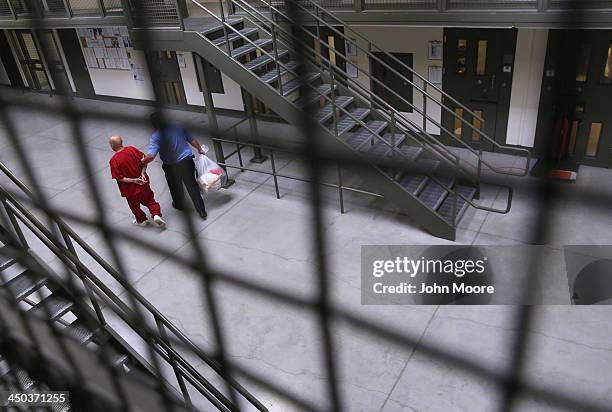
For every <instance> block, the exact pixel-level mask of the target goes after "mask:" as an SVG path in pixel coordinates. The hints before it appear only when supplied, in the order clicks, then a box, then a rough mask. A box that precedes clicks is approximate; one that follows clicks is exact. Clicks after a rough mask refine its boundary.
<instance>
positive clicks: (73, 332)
mask: <svg viewBox="0 0 612 412" xmlns="http://www.w3.org/2000/svg"><path fill="white" fill-rule="evenodd" d="M66 332H68V334H69V335H70V336H72V337H73V338H75V339H76V340H77V341H78V342H79V343H80V344H81V345H83V346H85V345H87V344H88V343H89V342H91V341H92V339H93V338H94V336H95V332H92V331H91V330H90V329H89V328H88V327H87V326H85V325H84V324H83V322H81V321H80V320H78V319H77V320H75V321H74V322H72V323H71V324H70V326H68V327H66Z"/></svg>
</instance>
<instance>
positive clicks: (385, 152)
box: [361, 140, 406, 164]
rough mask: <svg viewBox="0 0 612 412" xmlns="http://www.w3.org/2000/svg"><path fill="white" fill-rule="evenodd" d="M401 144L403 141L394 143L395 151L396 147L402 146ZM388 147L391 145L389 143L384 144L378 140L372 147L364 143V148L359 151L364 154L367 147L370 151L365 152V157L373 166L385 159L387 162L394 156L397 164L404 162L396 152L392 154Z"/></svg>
mask: <svg viewBox="0 0 612 412" xmlns="http://www.w3.org/2000/svg"><path fill="white" fill-rule="evenodd" d="M402 142H403V140H399V141H397V140H396V141H395V147H396V149H397V146H398V145H400V144H402ZM390 145H391V142H388V144H385V143H384V142H382V141H380V140H378V141H377V142H376V143H375V144H374V145H373V146H370V145H368V144H367V143H366V146H365V147H363V148H362V149H361V151H364V152H365V151H366V150H365V149H367V148H368V147H369V149H370V150H368V151H367V156H368V158H369V159H370V160H371V161H372V162H374V163H375V164H378V163H379V162H381V161H382V160H383V159H385V158H386V160H387V161H388V160H391V159H393V158H394V157H393V156H395V159H396V161H397V162H405V161H406V159H404V158H401V157H400V155H399V154H398V153H397V152H394V151H393V149H392V148H391V146H390Z"/></svg>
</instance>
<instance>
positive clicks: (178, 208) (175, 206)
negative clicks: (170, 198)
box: [172, 202, 183, 211]
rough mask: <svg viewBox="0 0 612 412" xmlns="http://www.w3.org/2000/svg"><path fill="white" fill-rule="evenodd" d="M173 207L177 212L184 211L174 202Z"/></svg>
mask: <svg viewBox="0 0 612 412" xmlns="http://www.w3.org/2000/svg"><path fill="white" fill-rule="evenodd" d="M172 207H173V208H175V209H176V210H181V211H182V210H183V208H182V207H179V206H177V205H176V203H174V202H172Z"/></svg>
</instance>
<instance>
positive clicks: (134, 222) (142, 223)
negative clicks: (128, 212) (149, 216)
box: [132, 219, 149, 227]
mask: <svg viewBox="0 0 612 412" xmlns="http://www.w3.org/2000/svg"><path fill="white" fill-rule="evenodd" d="M132 224H133V225H134V226H140V227H145V226H147V225H148V224H149V221H148V220H145V221H144V222H140V223H138V220H136V219H134V220H132Z"/></svg>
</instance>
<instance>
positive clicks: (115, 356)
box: [97, 345, 130, 368]
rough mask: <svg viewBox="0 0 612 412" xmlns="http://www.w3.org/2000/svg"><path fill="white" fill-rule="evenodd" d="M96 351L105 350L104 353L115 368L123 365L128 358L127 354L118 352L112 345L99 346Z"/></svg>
mask: <svg viewBox="0 0 612 412" xmlns="http://www.w3.org/2000/svg"><path fill="white" fill-rule="evenodd" d="M97 351H98V352H100V353H102V351H105V352H106V354H105V355H106V357H107V358H108V359H109V361H110V364H111V365H112V366H113V367H115V368H116V367H119V366H121V365H124V364H125V363H126V362H127V361H128V360H129V359H130V357H129V355H127V354H126V353H122V352H118V351H117V349H115V347H114V346H112V345H106V346H104V347H103V346H99V347H98V349H97Z"/></svg>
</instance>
